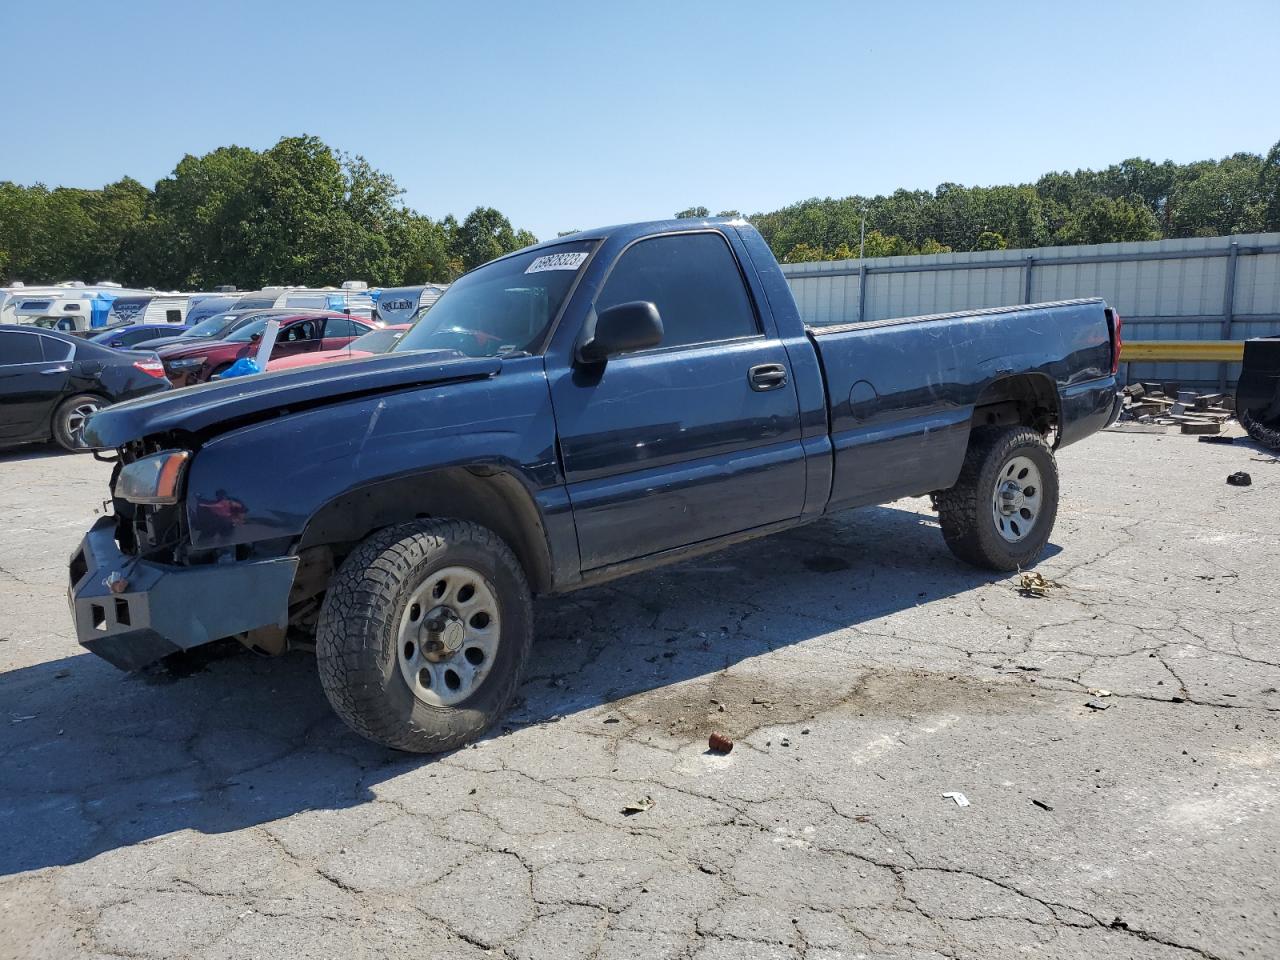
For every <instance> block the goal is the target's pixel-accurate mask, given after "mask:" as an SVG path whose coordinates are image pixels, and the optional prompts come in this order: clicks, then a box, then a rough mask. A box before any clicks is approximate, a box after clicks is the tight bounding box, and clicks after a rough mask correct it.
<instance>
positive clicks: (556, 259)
mask: <svg viewBox="0 0 1280 960" xmlns="http://www.w3.org/2000/svg"><path fill="white" fill-rule="evenodd" d="M586 259H587V254H586V252H585V251H582V252H579V253H549V254H547V255H546V256H545V257H538V259H536V260H534V261H533V263H531V264H529V266H528V267H526V268H525V271H524V272H525V273H542V271H544V270H577V269H578V268H579V267H580V266H582V262H583V261H584V260H586Z"/></svg>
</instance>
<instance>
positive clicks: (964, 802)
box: [942, 790, 969, 807]
mask: <svg viewBox="0 0 1280 960" xmlns="http://www.w3.org/2000/svg"><path fill="white" fill-rule="evenodd" d="M942 799H943V800H954V801H955V802H956V806H957V807H967V806H968V805H969V798H968V797H966V796H965V795H964V794H963V793H961V792H960V791H958V790H951V791H949V792H947V793H944V794H943V795H942Z"/></svg>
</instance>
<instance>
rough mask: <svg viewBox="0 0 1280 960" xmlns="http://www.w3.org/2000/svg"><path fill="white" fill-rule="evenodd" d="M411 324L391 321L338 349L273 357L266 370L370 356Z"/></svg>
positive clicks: (392, 342)
mask: <svg viewBox="0 0 1280 960" xmlns="http://www.w3.org/2000/svg"><path fill="white" fill-rule="evenodd" d="M411 326H413V324H411V323H393V324H388V325H387V326H385V327H382V328H381V329H379V330H370V331H369V332H368V333H366V334H365V335H364V336H363V337H360V338H358V339H356V340H352V341H351V342H350V343H349V344H347V345H346V346H345V347H342V348H341V349H339V350H316V351H315V352H313V353H295V354H292V355H290V356H287V357H281V358H280V359H279V360H276V359H274V356H275V352H274V351H272V357H273V359H272V361H271V362H270V363H268V364H267V370H268V371H272V370H292V369H294V368H295V367H310V366H314V365H315V364H317V363H332V362H334V361H335V360H355V359H357V358H359V357H372V356H374V355H375V354H378V353H387V352H388V351H389V350H390V349H391V348H392V347H394V346H395V345H396V341H397V340H399V339H400V338H401V337H403V336H404V332H405V331H406V330H408V329H409V328H410V327H411Z"/></svg>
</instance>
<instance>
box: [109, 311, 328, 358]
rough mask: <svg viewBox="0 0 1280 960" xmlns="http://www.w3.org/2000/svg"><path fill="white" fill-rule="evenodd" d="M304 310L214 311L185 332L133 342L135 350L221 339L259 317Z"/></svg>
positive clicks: (289, 315) (283, 314) (290, 314)
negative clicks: (210, 315)
mask: <svg viewBox="0 0 1280 960" xmlns="http://www.w3.org/2000/svg"><path fill="white" fill-rule="evenodd" d="M300 312H304V311H300V310H298V309H297V308H296V307H295V308H292V309H290V308H287V307H268V308H265V309H263V308H260V307H259V308H249V309H245V310H228V311H226V312H225V313H216V314H214V315H213V316H212V317H206V318H205V319H203V320H201V321H200V322H199V323H197V324H196V325H195V326H193V327H189V328H188V329H187V331H186V332H185V333H181V334H178V335H177V336H175V337H164V336H161V337H156V338H155V339H154V340H143V341H142V342H141V343H138V344H135V345H134V349H135V350H155V349H157V348H159V347H168V346H171V345H172V344H175V343H182V344H186V343H190V342H191V341H193V340H221V339H222V338H223V337H225V336H227V334H229V333H232V332H233V331H235V330H237V329H238V328H240V327H242V326H244V325H245V324H246V323H251V322H253V321H254V320H257V319H258V318H259V317H267V316H281V317H292V316H296V315H297V314H298V313H300Z"/></svg>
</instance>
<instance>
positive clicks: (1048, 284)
mask: <svg viewBox="0 0 1280 960" xmlns="http://www.w3.org/2000/svg"><path fill="white" fill-rule="evenodd" d="M782 272H783V273H784V274H786V276H787V279H788V281H789V282H790V284H791V289H792V291H793V293H794V294H795V298H796V302H797V303H798V304H799V306H800V315H801V316H802V317H803V318H804V319H805V321H806V322H807V323H810V324H814V325H820V324H827V323H849V322H853V321H857V320H883V319H885V318H887V317H904V316H915V315H919V314H929V313H943V312H947V311H951V310H973V309H976V308H979V307H1000V306H1008V305H1012V304H1019V303H1039V302H1042V301H1046V300H1068V299H1073V298H1076V297H1095V296H1101V297H1105V298H1106V300H1107V302H1108V303H1110V304H1111V305H1112V306H1114V307H1116V308H1117V309H1118V310H1119V311H1120V315H1121V316H1122V317H1124V333H1125V338H1126V339H1129V340H1218V339H1223V340H1244V339H1247V338H1248V337H1256V336H1261V335H1263V334H1273V333H1280V233H1256V234H1243V235H1239V236H1234V237H1196V238H1192V239H1187V240H1156V241H1151V242H1136V243H1103V244H1094V245H1087V246H1077V247H1041V248H1038V249H1034V250H987V251H982V252H975V253H944V254H924V255H920V256H911V257H882V258H879V259H868V260H832V261H823V262H817V263H787V264H783V265H782ZM1238 368H1239V365H1238V364H1232V365H1229V366H1228V365H1225V364H1224V365H1219V364H1214V363H1134V364H1131V365H1130V371H1129V375H1130V379H1134V380H1137V379H1157V378H1164V379H1173V380H1180V381H1182V382H1183V383H1202V384H1211V383H1218V382H1219V381H1220V380H1221V379H1224V378H1225V379H1228V380H1234V379H1235V376H1236V372H1237V370H1238Z"/></svg>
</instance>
